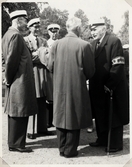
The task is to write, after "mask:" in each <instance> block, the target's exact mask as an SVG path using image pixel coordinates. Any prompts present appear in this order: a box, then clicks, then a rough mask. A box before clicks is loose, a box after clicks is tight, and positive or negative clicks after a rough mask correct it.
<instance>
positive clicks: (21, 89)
mask: <svg viewBox="0 0 132 167" xmlns="http://www.w3.org/2000/svg"><path fill="white" fill-rule="evenodd" d="M2 54H3V57H4V60H5V79H6V81H7V83H8V84H9V85H10V86H9V94H8V97H7V100H6V102H7V106H6V108H5V112H6V113H7V114H8V115H9V116H11V117H26V116H30V115H34V114H36V113H37V102H36V95H35V85H34V76H33V65H32V60H31V55H30V52H29V50H28V48H27V46H26V43H25V41H24V39H23V37H22V36H21V35H20V33H19V31H18V30H17V29H15V28H13V27H9V29H8V31H7V32H6V34H5V35H4V37H3V39H2Z"/></svg>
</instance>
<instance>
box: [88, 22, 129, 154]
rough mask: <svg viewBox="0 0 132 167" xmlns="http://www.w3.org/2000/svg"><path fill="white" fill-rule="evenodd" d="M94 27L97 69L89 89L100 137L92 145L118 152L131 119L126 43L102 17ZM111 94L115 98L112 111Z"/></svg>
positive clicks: (93, 44)
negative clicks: (124, 54) (109, 29)
mask: <svg viewBox="0 0 132 167" xmlns="http://www.w3.org/2000/svg"><path fill="white" fill-rule="evenodd" d="M91 31H92V35H93V38H94V41H93V42H92V46H93V49H94V58H95V68H96V71H95V74H94V76H93V77H92V78H91V79H90V80H89V92H90V98H91V104H92V111H93V116H94V118H95V123H96V132H97V140H96V142H92V143H90V146H92V147H98V146H103V147H107V149H106V151H108V152H117V151H120V150H122V149H123V125H126V124H128V122H129V111H128V94H127V86H126V78H125V74H124V64H125V61H124V56H123V50H122V45H121V41H120V40H119V39H118V38H117V37H116V36H114V35H113V34H110V33H108V32H107V27H106V25H105V22H104V21H102V20H100V21H99V22H94V23H93V24H92V26H91ZM110 95H111V96H112V98H113V110H111V111H110V109H109V108H110ZM111 115H112V116H111ZM108 123H109V124H108ZM110 124H111V125H110ZM111 129H112V130H111ZM110 132H111V135H109V138H108V134H110ZM110 139H111V140H110ZM109 141H110V142H109Z"/></svg>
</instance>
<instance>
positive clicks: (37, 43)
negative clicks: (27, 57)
mask: <svg viewBox="0 0 132 167" xmlns="http://www.w3.org/2000/svg"><path fill="white" fill-rule="evenodd" d="M35 40H36V45H37V48H39V41H38V37H36V38H35Z"/></svg>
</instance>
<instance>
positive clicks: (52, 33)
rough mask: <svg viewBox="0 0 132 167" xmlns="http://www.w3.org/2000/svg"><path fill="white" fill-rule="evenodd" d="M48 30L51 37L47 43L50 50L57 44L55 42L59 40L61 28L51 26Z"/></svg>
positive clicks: (54, 25) (55, 25)
mask: <svg viewBox="0 0 132 167" xmlns="http://www.w3.org/2000/svg"><path fill="white" fill-rule="evenodd" d="M47 30H48V34H49V36H50V38H49V39H48V41H47V43H48V46H49V48H51V46H52V44H53V43H54V42H55V40H57V39H58V33H59V30H60V26H59V25H58V24H50V25H49V26H48V27H47Z"/></svg>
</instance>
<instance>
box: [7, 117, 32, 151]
mask: <svg viewBox="0 0 132 167" xmlns="http://www.w3.org/2000/svg"><path fill="white" fill-rule="evenodd" d="M28 118H29V117H10V116H8V146H9V147H12V148H23V147H25V143H26V133H27V125H28Z"/></svg>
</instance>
